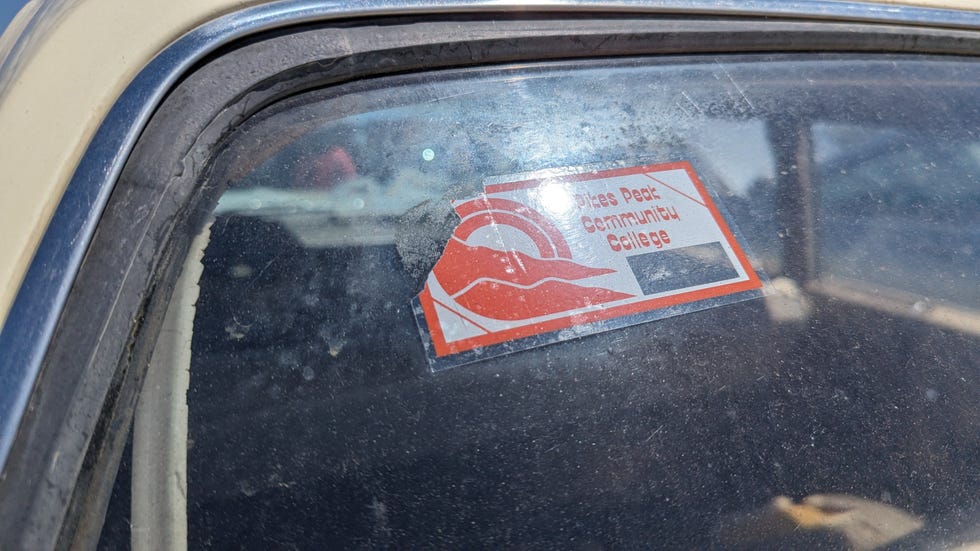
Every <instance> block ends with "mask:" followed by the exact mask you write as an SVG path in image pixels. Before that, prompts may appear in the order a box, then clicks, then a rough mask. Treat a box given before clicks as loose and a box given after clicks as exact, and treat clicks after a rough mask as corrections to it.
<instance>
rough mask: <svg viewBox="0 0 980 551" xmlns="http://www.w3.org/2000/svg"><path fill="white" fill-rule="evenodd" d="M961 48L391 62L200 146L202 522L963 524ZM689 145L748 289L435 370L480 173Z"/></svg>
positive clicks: (492, 535)
mask: <svg viewBox="0 0 980 551" xmlns="http://www.w3.org/2000/svg"><path fill="white" fill-rule="evenodd" d="M978 78H980V66H978V65H977V64H976V63H975V62H973V61H970V60H961V59H956V58H949V57H947V58H929V57H901V56H857V55H855V56H802V55H801V56H744V57H718V58H707V59H706V58H665V59H661V60H658V61H650V60H631V61H618V62H601V63H599V62H596V63H573V64H565V65H540V66H522V67H500V68H494V69H479V70H467V71H456V72H445V73H435V74H426V75H422V76H403V77H397V78H395V77H393V78H389V79H382V80H378V81H376V82H364V83H356V84H351V85H348V86H347V87H342V88H335V89H330V90H324V91H319V92H310V93H307V94H305V95H303V96H299V97H296V98H292V99H289V100H285V101H283V102H281V103H280V104H278V105H275V106H273V107H271V108H269V109H268V110H267V111H266V112H264V113H262V114H261V115H259V116H256V117H255V118H253V119H252V120H251V121H248V122H247V123H246V124H245V125H244V126H243V127H242V128H241V129H240V130H239V131H238V132H237V133H236V134H235V135H234V136H232V138H231V139H230V140H229V142H228V143H227V144H226V146H225V148H224V150H223V152H222V153H221V154H220V155H219V156H218V157H217V158H216V160H215V161H214V169H213V171H212V172H211V181H210V182H209V185H213V186H215V187H217V188H222V189H225V191H224V192H223V195H222V196H221V198H220V201H219V203H218V206H217V209H216V211H215V216H214V222H213V224H212V225H211V230H210V231H211V235H210V244H209V245H208V246H207V248H206V250H205V253H204V259H203V265H204V270H203V275H202V276H201V279H200V297H199V299H198V301H197V311H196V317H195V319H194V326H193V332H194V335H193V342H192V345H191V352H192V359H191V366H190V390H189V391H188V393H187V403H188V408H189V432H188V437H189V440H188V448H189V449H188V452H187V468H188V476H187V488H186V489H187V499H188V502H187V509H186V513H187V524H188V539H189V540H188V541H189V542H190V546H191V547H194V548H198V547H216V548H224V547H240V546H245V547H256V548H263V547H267V546H277V547H280V546H285V547H292V546H296V547H309V546H313V547H385V546H390V547H474V546H476V547H502V546H503V547H513V546H519V547H551V546H559V547H572V548H604V547H643V548H648V547H663V548H685V549H687V548H713V547H721V548H732V547H735V548H772V547H774V546H777V547H778V546H784V547H790V548H792V547H796V548H802V547H806V546H813V545H821V544H826V545H829V546H831V548H843V549H847V548H853V549H870V548H876V547H880V546H885V545H908V546H910V547H912V548H918V547H922V546H929V545H937V544H940V545H958V544H964V543H967V542H970V541H973V540H971V539H970V538H974V537H976V536H977V532H976V529H977V527H978V525H980V509H978V507H980V502H978V497H977V496H980V476H978V472H977V467H976V458H977V457H978V456H980V408H977V406H976V404H978V403H980V385H978V384H977V365H978V364H980V362H978V361H980V346H978V338H980V293H978V289H980V286H978V281H980V277H978V276H980V273H978V270H980V261H978V260H977V251H976V247H977V245H978V243H980V182H978V178H980V135H978V131H980V111H978V109H980V91H978V88H977V86H976V82H978ZM680 161H686V162H688V163H690V165H691V166H692V167H693V169H694V171H695V172H696V173H697V175H698V177H699V178H700V179H701V181H702V182H703V183H704V186H705V187H706V188H709V189H710V190H711V192H712V193H713V197H714V198H715V199H716V200H717V202H718V203H719V204H720V206H721V207H722V208H723V209H724V212H725V215H726V216H727V217H728V219H729V220H730V221H731V222H732V223H733V225H735V226H737V228H738V229H739V234H738V238H739V240H740V241H741V244H742V245H744V246H745V248H746V250H747V251H748V254H749V255H750V260H751V262H752V264H753V266H756V267H757V268H758V269H759V270H760V271H761V272H764V273H766V274H767V275H768V278H769V283H767V295H766V296H765V297H764V298H758V299H754V300H747V301H743V302H739V303H736V304H729V305H725V306H720V307H716V308H710V309H706V310H702V311H698V312H693V313H687V314H683V315H680V316H675V317H671V318H668V319H664V320H660V321H655V322H650V323H644V324H639V325H634V326H631V327H625V328H621V329H617V330H614V331H607V332H600V333H597V334H591V335H587V336H583V337H581V338H577V339H572V340H568V341H565V342H562V343H559V344H553V345H549V346H543V347H538V348H533V349H530V350H524V351H521V352H517V353H514V354H508V355H503V356H499V357H495V358H492V359H487V360H484V361H477V362H474V363H470V364H467V365H464V366H461V367H456V368H453V369H449V370H446V371H440V372H438V373H433V372H432V371H431V370H430V369H429V365H428V363H427V361H426V354H425V349H424V345H423V339H424V336H423V335H421V334H420V331H419V327H418V325H417V319H416V317H415V315H414V313H413V309H412V301H413V299H414V298H415V297H416V295H417V294H418V293H419V292H420V291H421V289H422V285H423V283H424V281H425V278H426V276H427V274H428V272H429V270H431V269H432V267H433V265H434V264H435V263H436V262H437V261H438V260H439V257H440V255H441V254H442V251H443V248H444V247H445V246H446V244H447V241H448V240H449V239H450V237H451V236H452V233H453V230H454V228H455V226H456V225H457V224H458V222H459V219H458V218H457V217H456V215H455V214H454V213H453V211H452V209H451V202H452V201H454V200H459V199H462V198H465V197H470V196H472V195H473V194H475V193H479V191H480V190H481V189H482V185H483V183H484V180H485V179H486V178H490V177H497V176H501V175H508V174H518V173H526V172H533V171H539V170H542V169H566V168H568V167H581V166H626V167H630V166H638V165H644V164H647V163H670V162H680Z"/></svg>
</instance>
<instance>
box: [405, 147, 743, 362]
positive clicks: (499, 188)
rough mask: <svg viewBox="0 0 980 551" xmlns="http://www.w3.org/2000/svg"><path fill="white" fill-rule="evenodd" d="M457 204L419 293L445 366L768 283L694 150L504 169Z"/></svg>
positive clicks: (434, 357) (425, 329)
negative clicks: (687, 158)
mask: <svg viewBox="0 0 980 551" xmlns="http://www.w3.org/2000/svg"><path fill="white" fill-rule="evenodd" d="M453 208H454V210H455V211H456V214H457V215H459V218H460V222H459V225H458V226H457V227H456V228H455V230H454V232H453V236H452V237H451V238H450V240H449V243H448V244H447V245H446V248H445V250H444V251H443V253H442V256H441V257H440V259H439V261H438V262H437V263H436V265H435V267H434V268H433V269H432V272H431V273H430V274H429V276H428V279H427V280H426V284H425V288H424V289H423V291H422V293H421V294H420V295H419V297H418V299H417V301H416V314H417V317H418V318H419V327H420V329H421V330H422V333H423V338H424V339H425V340H426V341H427V344H428V342H429V341H431V345H432V346H431V347H427V348H429V358H430V360H431V361H432V365H433V368H434V369H439V368H441V367H450V366H452V365H460V364H462V363H467V362H469V361H473V360H475V359H477V358H480V357H482V358H485V357H488V356H493V355H497V354H502V353H507V352H514V351H517V350H523V349H526V348H531V347H535V346H540V345H542V344H547V343H551V342H556V341H560V340H565V339H567V338H573V337H578V336H581V335H583V334H591V333H597V332H600V331H606V330H609V329H612V328H616V327H624V326H626V325H634V324H637V323H642V322H645V321H650V320H653V319H660V318H663V317H665V316H667V315H676V314H678V313H682V311H687V312H689V311H693V310H699V309H702V308H704V307H708V306H716V305H719V304H721V303H729V302H735V301H737V300H743V299H745V298H751V297H750V296H748V295H747V294H746V293H747V292H750V291H758V290H759V289H760V288H761V286H762V283H761V281H760V278H759V276H758V275H757V274H756V272H755V271H754V270H753V269H752V266H751V265H750V264H749V261H748V259H747V258H746V255H745V253H744V251H743V250H742V248H741V247H740V246H739V244H738V242H737V241H736V239H735V236H734V234H733V233H732V231H731V229H730V228H729V224H728V223H727V222H726V221H725V219H724V218H723V216H722V215H721V213H720V212H719V210H718V208H717V207H716V206H715V203H714V202H713V201H712V199H711V197H710V196H709V194H708V193H707V191H706V190H705V188H704V186H703V185H702V184H701V182H700V181H699V180H698V177H697V175H696V174H695V173H694V170H693V169H692V167H691V165H690V164H689V163H687V162H680V163H672V164H662V165H646V166H639V167H630V168H619V169H611V170H602V171H589V172H582V173H574V174H566V175H562V176H549V177H541V178H534V179H523V180H519V181H502V182H498V183H493V184H488V185H486V186H485V187H484V193H483V194H481V195H478V196H476V197H472V198H470V199H466V200H461V201H454V202H453ZM758 295H759V293H758V292H755V293H751V296H758ZM725 296H728V297H731V300H727V301H722V302H719V301H717V300H715V301H712V302H711V303H710V304H703V303H704V301H706V300H707V299H716V298H717V297H725ZM699 303H701V304H700V307H699V306H698V304H699ZM685 304H691V305H692V307H690V308H687V309H682V311H679V310H678V309H677V308H671V310H670V312H665V311H664V309H665V308H668V307H676V306H678V305H685ZM569 328H575V331H573V332H571V334H569V332H567V331H562V330H564V329H569ZM503 343H510V344H509V345H508V346H499V345H502V344H503ZM488 347H489V348H488ZM484 352H486V353H484Z"/></svg>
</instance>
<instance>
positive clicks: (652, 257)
mask: <svg viewBox="0 0 980 551" xmlns="http://www.w3.org/2000/svg"><path fill="white" fill-rule="evenodd" d="M626 260H627V261H628V262H629V265H630V269H631V270H633V275H634V276H636V280H637V282H638V283H639V284H640V289H642V290H643V294H644V295H655V294H657V293H666V292H668V291H674V290H676V289H683V288H685V287H694V286H695V285H705V284H708V283H715V282H717V281H724V280H726V279H733V278H736V277H738V272H737V271H736V270H735V267H734V266H732V262H731V260H729V259H728V254H726V253H725V249H724V247H722V246H721V243H719V242H717V241H716V242H714V243H705V244H703V245H692V246H690V247H681V248H679V249H671V250H669V251H657V252H652V253H647V254H638V255H636V256H631V257H629V258H627V259H626Z"/></svg>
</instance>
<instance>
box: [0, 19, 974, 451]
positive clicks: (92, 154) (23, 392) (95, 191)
mask: <svg viewBox="0 0 980 551" xmlns="http://www.w3.org/2000/svg"><path fill="white" fill-rule="evenodd" d="M508 2H510V3H508ZM515 9H517V10H522V11H531V10H536V11H542V10H548V11H602V12H605V13H611V12H612V13H615V12H619V13H633V14H664V13H685V14H703V15H716V16H732V15H738V16H756V17H759V16H766V17H781V18H791V19H810V20H813V19H820V20H838V21H848V22H874V23H889V24H896V25H915V26H928V27H942V28H950V29H980V13H978V12H966V11H954V10H940V9H931V8H917V7H909V6H896V5H883V4H862V3H854V2H837V1H832V0H814V1H799V0H785V1H784V0H620V1H606V2H582V1H577V0H565V1H561V0H558V1H552V2H540V1H539V2H530V3H525V2H516V1H513V2H511V1H510V0H506V1H505V2H500V1H493V0H470V1H467V0H442V1H440V0H430V1H410V0H362V1H360V2H357V3H356V4H355V3H353V2H327V1H312V0H284V1H281V2H274V3H270V4H264V5H260V6H257V7H252V8H248V9H243V10H241V11H238V12H235V13H232V14H229V15H225V16H222V17H220V18H217V19H215V20H213V21H211V22H209V23H207V24H205V25H203V26H201V27H198V28H197V29H195V30H193V31H191V32H190V33H188V34H186V35H184V36H183V37H181V38H180V39H178V40H177V41H176V42H174V43H173V44H171V45H170V46H169V47H168V48H166V49H165V50H164V51H163V52H161V53H160V54H159V55H158V56H157V57H156V58H154V59H153V60H152V61H151V62H150V63H149V64H148V65H147V66H146V67H145V68H144V69H143V70H142V71H141V72H140V73H139V74H138V75H137V77H136V78H135V79H134V80H133V81H132V82H131V83H130V84H129V86H128V87H127V88H126V90H125V91H124V92H123V93H122V95H121V96H120V97H119V99H118V100H117V101H116V103H115V105H113V107H112V109H111V110H110V111H109V113H108V115H107V116H106V118H105V120H104V121H103V122H102V125H101V126H100V127H99V129H98V130H97V131H96V134H95V136H94V137H93V139H92V141H91V143H90V145H89V147H88V149H87V150H86V152H85V154H84V156H83V157H82V159H81V161H80V163H79V165H78V167H77V168H76V169H75V172H74V175H73V177H72V179H71V181H70V182H69V184H68V186H67V188H66V190H65V194H64V196H63V197H62V199H61V202H60V204H59V205H58V208H57V210H56V211H55V213H54V216H53V217H52V219H51V223H50V225H49V227H48V230H47V232H46V233H45V234H44V237H43V238H42V240H41V243H40V245H39V247H38V250H37V252H36V253H35V255H34V259H33V260H32V262H31V265H30V267H29V268H28V271H27V274H26V276H25V279H24V281H23V283H22V284H21V287H20V289H19V291H18V294H17V297H16V299H15V300H14V303H13V305H12V307H11V309H10V312H9V313H8V316H7V322H6V324H5V325H4V327H3V329H2V331H0V465H4V464H5V463H6V459H7V455H8V453H9V452H10V447H11V445H12V443H13V440H14V437H15V435H16V431H17V427H18V426H19V424H20V420H21V418H22V417H23V413H24V410H25V408H26V406H27V403H28V400H29V398H30V395H31V392H32V389H33V386H34V381H35V380H36V379H37V374H38V370H39V369H40V365H41V361H42V360H43V358H44V354H45V352H46V351H47V349H48V343H49V342H50V340H51V336H52V333H53V332H54V328H55V324H56V323H57V320H58V317H59V315H60V313H61V310H62V308H63V306H64V303H65V300H66V297H67V296H68V292H69V290H70V289H71V285H72V281H73V280H74V277H75V274H76V272H77V270H78V267H79V265H80V264H81V261H82V257H83V256H84V254H85V251H86V249H87V247H88V244H89V242H90V240H91V237H92V234H93V232H94V230H95V227H96V224H97V223H98V220H99V218H100V216H101V213H102V209H103V208H104V207H105V204H106V201H107V200H108V197H109V194H110V192H111V191H112V188H113V185H114V184H115V182H116V179H117V178H118V176H119V173H120V172H121V171H122V167H123V164H124V163H125V162H126V159H127V157H128V155H129V153H130V151H131V150H132V147H133V144H134V143H135V141H136V138H137V137H138V136H139V133H140V132H141V131H142V129H143V127H144V126H145V124H146V122H147V120H148V119H149V117H150V115H151V114H152V112H153V110H154V109H155V108H156V107H157V105H158V104H159V103H160V101H161V100H162V98H163V96H164V94H165V93H166V92H167V90H168V89H169V88H170V87H171V86H172V85H173V84H174V82H175V81H176V80H177V79H178V78H179V77H180V76H181V75H182V74H183V73H184V72H185V71H187V70H188V69H189V68H190V67H191V65H192V64H194V63H195V62H197V61H199V60H200V59H201V58H203V57H204V56H205V55H207V54H208V53H210V52H212V51H214V50H215V49H216V48H218V47H220V46H222V45H225V44H228V43H229V42H231V41H234V40H236V39H239V38H241V37H244V36H246V35H250V34H254V33H258V32H262V31H266V30H269V29H273V28H277V27H282V26H285V25H294V24H301V23H308V22H313V21H327V20H331V19H338V18H349V17H364V16H382V15H395V14H419V15H422V14H426V13H446V12H477V11H480V12H488V11H507V10H515ZM0 76H2V77H4V78H8V77H11V76H12V75H0Z"/></svg>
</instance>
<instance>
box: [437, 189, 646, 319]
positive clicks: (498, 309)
mask: <svg viewBox="0 0 980 551" xmlns="http://www.w3.org/2000/svg"><path fill="white" fill-rule="evenodd" d="M455 210H456V213H457V214H458V215H459V217H460V218H461V222H460V224H459V225H458V226H457V227H456V230H455V231H454V232H453V236H452V238H451V239H450V240H449V243H448V244H447V246H446V249H445V251H444V252H443V254H442V257H441V258H440V259H439V261H438V263H436V265H435V267H434V268H433V269H432V275H433V277H434V278H435V280H436V281H437V282H438V284H439V286H440V287H442V289H443V290H444V291H445V292H446V293H447V294H448V295H449V297H450V301H448V302H449V303H448V304H447V303H444V302H440V301H436V303H437V304H439V305H440V306H441V307H442V308H444V309H446V310H448V311H449V312H451V313H453V314H455V315H457V316H459V317H461V318H463V319H464V320H466V321H468V322H469V323H470V324H472V325H473V326H475V327H477V328H479V329H481V330H482V331H485V332H487V333H489V332H490V331H489V330H488V329H486V328H484V327H483V326H482V325H481V324H480V323H479V322H478V321H476V320H475V319H474V317H475V316H473V315H472V314H478V315H479V316H482V317H485V318H490V319H494V320H504V321H519V320H527V319H532V318H537V317H540V316H546V315H549V314H556V313H559V312H568V311H570V310H576V309H580V308H586V307H589V306H594V305H597V304H603V303H606V302H612V301H616V300H622V299H627V298H631V297H633V295H631V294H626V293H621V292H618V291H612V290H609V289H604V288H602V287H594V286H583V285H578V284H575V283H572V281H576V280H581V279H585V278H590V277H595V276H601V275H605V274H610V273H613V272H615V270H613V269H610V268H596V267H590V266H585V265H583V264H580V263H578V262H574V261H572V251H571V249H570V248H569V246H568V243H567V242H566V241H565V238H564V237H563V236H562V234H561V232H560V231H559V230H558V228H557V227H555V225H554V224H553V223H552V222H551V221H550V220H548V219H547V218H545V217H544V216H542V215H541V214H540V213H538V212H537V211H535V210H533V209H531V208H529V207H527V206H526V205H523V204H521V203H518V202H515V201H511V200H508V199H501V198H489V197H486V196H480V197H477V198H475V199H471V200H469V201H467V202H465V203H461V204H459V205H456V206H455ZM500 226H508V227H510V228H513V229H516V230H518V231H519V232H521V233H522V234H523V235H524V236H526V237H527V238H529V239H530V243H533V247H534V249H535V250H534V251H533V254H529V253H527V252H521V251H516V250H497V249H495V248H491V247H489V246H486V245H485V244H484V245H481V244H471V243H469V242H468V240H469V239H470V237H471V236H472V235H473V234H474V233H476V232H477V231H478V230H484V231H499V230H500V228H499V227H500ZM501 244H502V243H501Z"/></svg>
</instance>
